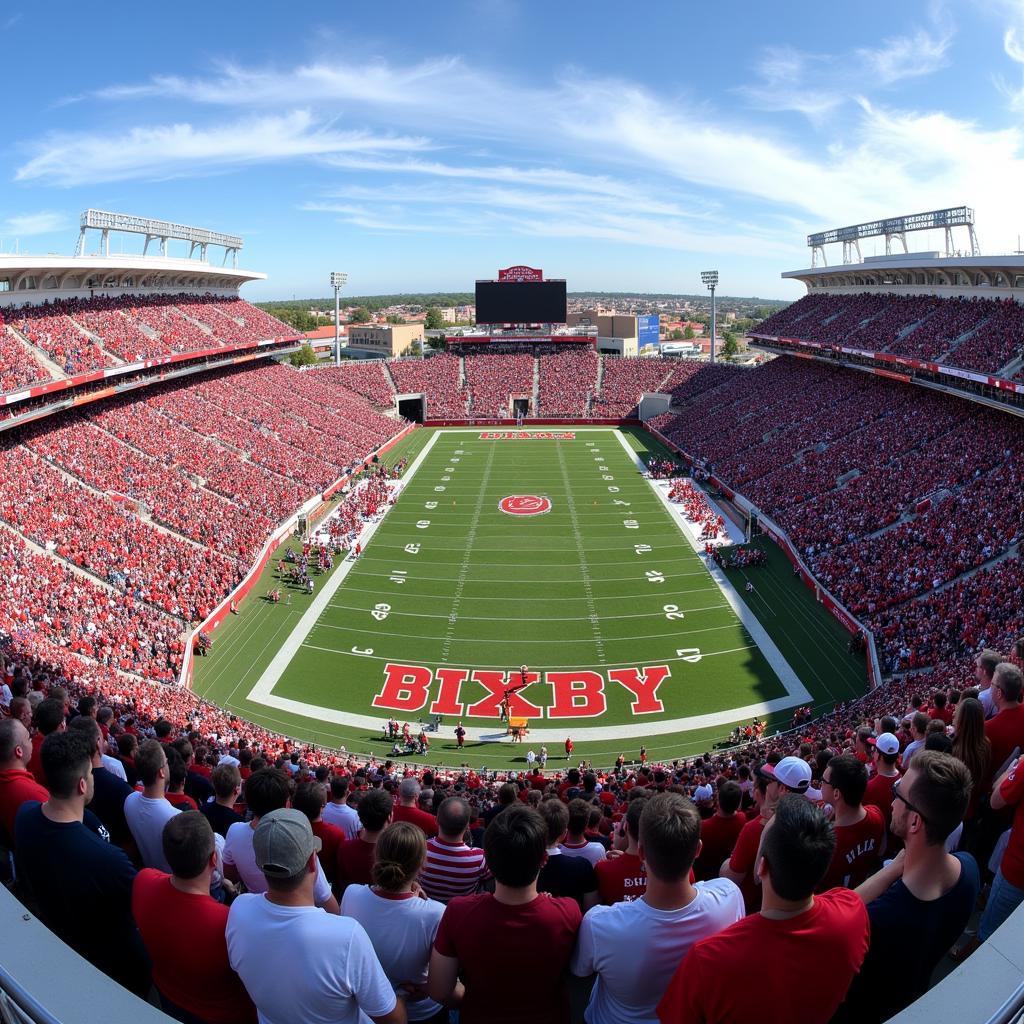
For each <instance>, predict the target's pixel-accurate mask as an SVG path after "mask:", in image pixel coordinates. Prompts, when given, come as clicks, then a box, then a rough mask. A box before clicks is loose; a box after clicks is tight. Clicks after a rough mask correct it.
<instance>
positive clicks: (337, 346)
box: [331, 270, 348, 366]
mask: <svg viewBox="0 0 1024 1024" xmlns="http://www.w3.org/2000/svg"><path fill="white" fill-rule="evenodd" d="M347 280H348V274H343V273H341V271H338V270H335V271H334V272H333V273H332V274H331V287H332V288H333V289H334V365H335V366H341V289H342V288H344V287H345V282H346V281H347Z"/></svg>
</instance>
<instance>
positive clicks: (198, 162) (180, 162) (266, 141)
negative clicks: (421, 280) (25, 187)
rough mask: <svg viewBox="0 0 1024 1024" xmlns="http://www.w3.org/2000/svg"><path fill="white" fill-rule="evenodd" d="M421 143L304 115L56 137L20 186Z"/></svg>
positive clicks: (46, 141)
mask: <svg viewBox="0 0 1024 1024" xmlns="http://www.w3.org/2000/svg"><path fill="white" fill-rule="evenodd" d="M427 145H428V144H427V142H426V140H425V139H423V138H417V137H411V136H400V135H377V134H373V133H371V132H369V131H366V130H354V131H338V130H336V129H335V128H334V127H332V126H331V124H330V123H329V122H326V121H320V120H318V119H317V118H315V117H314V116H313V115H312V114H311V113H310V112H309V111H307V110H295V111H292V112H291V113H288V114H284V115H280V116H277V115H270V116H265V117H258V118H246V119H242V120H238V121H232V122H228V123H224V124H216V125H211V126H203V127H196V126H194V125H192V124H189V123H180V124H170V125H154V126H144V127H137V128H132V129H130V130H129V131H127V132H125V133H124V134H122V135H120V136H114V137H110V136H109V135H107V134H105V133H88V132H81V133H55V134H51V135H48V136H45V137H44V138H43V139H41V140H39V141H38V142H37V143H35V144H34V145H33V146H32V147H31V150H32V156H31V157H30V158H29V159H28V160H27V161H26V162H25V163H23V164H22V165H21V166H20V167H19V168H18V169H17V171H16V173H15V180H17V181H42V182H46V183H49V184H54V185H63V186H70V185H86V184H93V183H95V182H101V181H121V180H125V179H130V178H143V179H161V178H168V177H175V176H178V175H182V174H196V173H209V172H210V171H211V170H214V169H219V168H224V167H232V166H239V165H243V164H252V163H267V162H278V161H284V160H294V159H297V158H300V157H311V156H323V155H328V154H332V153H367V154H373V153H378V154H379V153H387V152H393V153H408V152H411V151H417V150H423V149H426V148H427Z"/></svg>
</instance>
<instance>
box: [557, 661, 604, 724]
mask: <svg viewBox="0 0 1024 1024" xmlns="http://www.w3.org/2000/svg"><path fill="white" fill-rule="evenodd" d="M547 681H548V682H549V683H550V684H551V689H552V692H553V694H554V700H553V702H552V704H551V707H549V708H548V718H593V717H594V716H595V715H603V714H604V713H605V711H606V710H607V709H608V701H607V700H606V699H605V696H604V680H603V679H602V678H601V676H600V675H598V673H597V672H586V671H577V672H549V673H548V674H547Z"/></svg>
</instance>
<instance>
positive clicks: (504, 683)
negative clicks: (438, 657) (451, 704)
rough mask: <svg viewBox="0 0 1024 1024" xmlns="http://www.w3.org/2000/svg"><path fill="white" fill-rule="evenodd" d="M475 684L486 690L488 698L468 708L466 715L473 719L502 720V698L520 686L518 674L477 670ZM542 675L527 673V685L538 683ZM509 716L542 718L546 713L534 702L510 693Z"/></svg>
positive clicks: (474, 678)
mask: <svg viewBox="0 0 1024 1024" xmlns="http://www.w3.org/2000/svg"><path fill="white" fill-rule="evenodd" d="M472 678H473V682H474V683H479V684H480V685H481V686H482V687H484V689H486V690H487V691H488V692H487V696H486V697H484V698H483V700H478V701H477V702H476V703H475V704H471V705H470V706H469V707H468V708H466V714H467V715H468V716H469V717H470V718H472V717H474V716H476V717H479V718H500V717H501V707H500V705H501V698H502V697H504V696H505V693H506V691H507V690H509V689H511V687H513V686H518V685H519V673H518V672H497V671H491V670H487V669H475V670H474V671H473V677H472ZM539 678H540V675H539V674H538V673H536V672H527V673H526V685H527V686H529V685H530V684H531V683H535V682H537V680H538V679H539ZM508 714H509V717H510V718H541V717H543V715H544V712H543V711H542V710H541V709H540V708H539V707H537V705H536V704H534V703H533V702H532V701H528V700H527V699H526V698H525V697H523V696H522V695H521V694H518V693H510V694H509V696H508Z"/></svg>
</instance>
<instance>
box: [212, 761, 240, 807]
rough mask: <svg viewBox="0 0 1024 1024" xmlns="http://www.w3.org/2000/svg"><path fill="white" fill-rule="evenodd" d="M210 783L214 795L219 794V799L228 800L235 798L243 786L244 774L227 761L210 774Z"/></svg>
mask: <svg viewBox="0 0 1024 1024" xmlns="http://www.w3.org/2000/svg"><path fill="white" fill-rule="evenodd" d="M210 783H211V785H212V786H213V791H214V793H216V794H217V799H218V800H226V799H227V798H228V797H231V796H234V795H235V790H237V789H238V787H239V786H240V785H241V784H242V773H241V772H240V771H239V770H238V767H237V766H236V765H233V764H229V763H228V762H227V761H225V762H224V764H219V765H217V767H216V768H214V769H213V771H212V772H210Z"/></svg>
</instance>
